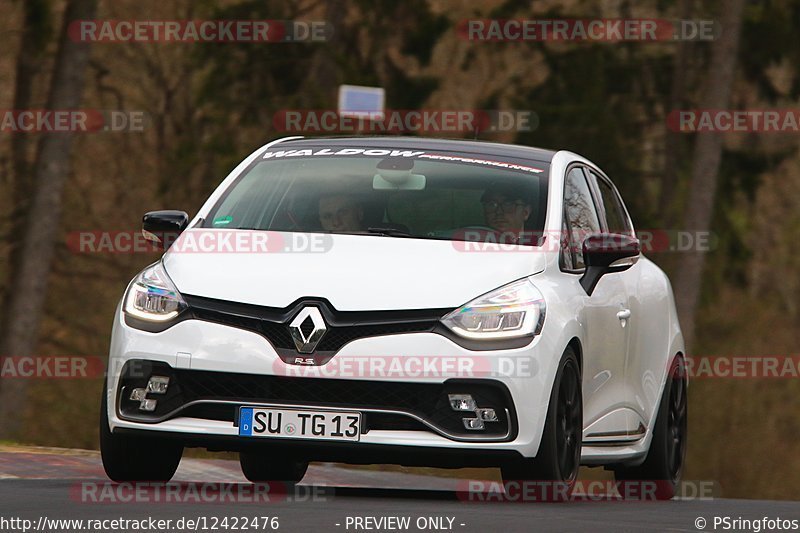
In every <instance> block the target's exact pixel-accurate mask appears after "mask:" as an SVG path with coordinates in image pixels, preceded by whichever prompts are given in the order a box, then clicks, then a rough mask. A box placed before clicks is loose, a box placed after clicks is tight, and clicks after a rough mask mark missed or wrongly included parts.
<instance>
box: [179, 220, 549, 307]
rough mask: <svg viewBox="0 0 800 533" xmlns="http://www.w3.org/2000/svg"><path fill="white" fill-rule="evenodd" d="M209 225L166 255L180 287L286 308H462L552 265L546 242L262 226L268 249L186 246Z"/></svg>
mask: <svg viewBox="0 0 800 533" xmlns="http://www.w3.org/2000/svg"><path fill="white" fill-rule="evenodd" d="M209 231H210V230H207V229H193V230H187V231H185V232H184V233H183V234H182V235H181V236H180V238H179V239H178V240H177V241H176V242H175V244H174V245H173V246H172V248H170V250H169V251H168V252H167V253H166V254H165V255H164V266H165V268H166V270H167V273H168V274H169V276H170V278H172V281H173V282H174V283H175V285H176V287H177V289H178V291H180V292H181V293H182V294H187V295H192V296H203V297H207V298H215V299H220V300H227V301H233V302H241V303H248V304H255V305H262V306H269V307H279V308H282V307H286V306H288V305H289V304H291V303H292V302H294V301H296V300H298V299H299V298H303V297H317V298H325V299H327V300H328V301H329V302H330V303H331V304H332V305H333V307H334V308H336V309H338V310H340V311H358V310H393V309H426V308H448V307H458V306H461V305H463V304H464V303H466V302H468V301H470V300H472V299H473V298H475V297H477V296H480V295H482V294H485V293H487V292H489V291H491V290H493V289H495V288H497V287H500V286H502V285H505V284H506V283H510V282H512V281H515V280H517V279H520V278H523V277H525V276H528V275H531V274H536V273H538V272H541V271H542V270H544V264H545V257H544V255H545V254H544V253H542V249H541V248H533V247H525V246H510V245H504V246H502V249H500V246H486V245H481V246H482V247H483V248H486V249H483V250H481V251H475V250H474V249H472V250H470V251H466V250H465V246H464V244H465V243H463V242H454V241H447V240H426V239H413V238H401V237H387V236H380V235H374V236H373V235H327V234H325V235H323V234H312V233H279V232H258V233H268V238H269V239H270V242H271V243H272V244H270V245H269V246H268V247H267V249H268V250H270V251H266V252H264V251H263V249H259V250H258V251H254V250H248V251H238V252H229V251H217V250H216V249H215V251H213V252H205V251H197V250H196V249H195V248H194V247H187V246H185V243H186V242H189V241H190V240H192V239H196V238H197V237H198V236H199V235H198V233H201V232H209ZM211 231H213V230H211ZM226 231H227V232H232V233H236V232H237V230H226ZM249 233H254V232H249ZM304 240H305V243H306V244H308V243H315V242H316V246H314V250H315V251H304V250H307V247H306V248H304V247H303V246H304V245H303V242H304ZM276 243H278V244H276ZM289 243H295V244H294V246H291V245H289ZM297 243H299V245H298V244H297ZM287 246H288V247H289V248H293V249H295V250H303V251H286V248H287ZM312 246H313V245H312ZM201 250H202V247H201Z"/></svg>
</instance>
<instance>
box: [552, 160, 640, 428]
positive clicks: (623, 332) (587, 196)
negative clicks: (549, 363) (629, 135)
mask: <svg viewBox="0 0 800 533" xmlns="http://www.w3.org/2000/svg"><path fill="white" fill-rule="evenodd" d="M598 196H599V195H598V193H597V192H596V191H595V189H594V187H593V186H592V185H591V182H590V181H589V176H587V174H586V173H585V171H584V168H583V167H582V166H579V165H576V166H572V167H570V168H569V169H568V170H567V175H566V176H565V182H564V222H565V223H566V229H567V232H568V242H569V246H568V249H567V250H566V251H565V252H563V254H562V255H563V259H562V270H563V271H564V272H566V273H568V274H569V275H574V276H575V282H576V283H578V281H577V280H578V279H579V278H580V275H581V274H583V271H584V270H585V263H584V258H583V250H582V244H583V241H584V240H585V239H586V237H588V236H589V235H592V234H597V233H602V232H603V231H605V229H606V223H605V220H604V218H603V217H601V214H600V210H599V209H598V205H600V201H599V200H600V199H599V198H598ZM582 300H583V301H582V303H583V309H582V315H583V320H584V332H585V336H584V339H583V391H584V392H583V402H584V406H583V412H584V428H585V429H584V439H585V440H586V443H587V444H590V443H591V442H592V441H598V442H600V441H606V440H613V439H615V438H617V437H624V436H626V435H627V433H628V430H629V427H628V422H629V418H630V417H629V416H628V413H626V409H625V404H626V387H625V358H626V354H627V345H628V336H627V328H626V327H625V326H627V321H626V320H624V319H621V318H619V316H624V313H625V312H626V310H627V309H628V307H627V306H628V296H627V291H626V287H625V283H624V280H623V278H622V277H621V276H620V275H619V274H618V273H614V274H608V275H605V276H603V277H602V278H601V279H600V281H599V282H598V284H597V286H596V288H595V289H594V291H593V292H592V294H591V296H589V295H587V294H586V293H585V291H584V292H583V293H582Z"/></svg>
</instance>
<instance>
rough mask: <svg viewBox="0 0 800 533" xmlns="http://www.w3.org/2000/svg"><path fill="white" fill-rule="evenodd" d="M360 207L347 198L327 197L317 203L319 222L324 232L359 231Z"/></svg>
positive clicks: (362, 213)
mask: <svg viewBox="0 0 800 533" xmlns="http://www.w3.org/2000/svg"><path fill="white" fill-rule="evenodd" d="M363 219H364V212H363V210H362V209H361V207H360V206H359V205H358V204H357V203H356V202H355V201H354V200H353V199H351V198H348V197H347V196H329V197H327V198H321V199H320V201H319V221H320V223H321V224H322V229H324V230H325V231H360V230H361V229H362V228H361V223H362V221H363Z"/></svg>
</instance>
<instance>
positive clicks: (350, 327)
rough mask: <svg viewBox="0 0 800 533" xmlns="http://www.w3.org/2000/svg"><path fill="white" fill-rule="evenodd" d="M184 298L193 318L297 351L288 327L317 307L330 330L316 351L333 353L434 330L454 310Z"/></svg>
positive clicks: (309, 324)
mask: <svg viewBox="0 0 800 533" xmlns="http://www.w3.org/2000/svg"><path fill="white" fill-rule="evenodd" d="M184 297H185V298H186V301H187V303H188V304H189V309H190V313H191V316H192V317H194V318H197V319H200V320H206V321H208V322H216V323H219V324H225V325H227V326H233V327H236V328H240V329H245V330H248V331H253V332H255V333H258V334H260V335H262V336H264V337H265V338H266V339H267V340H268V341H269V342H270V344H272V346H273V347H275V348H276V349H279V350H292V351H293V352H294V351H295V345H294V340H293V339H292V335H291V334H290V333H289V327H288V325H289V323H290V322H291V320H292V319H293V318H294V316H295V315H296V314H297V313H298V312H300V310H301V309H302V308H303V307H305V306H307V305H314V306H317V307H318V308H319V309H320V311H321V313H322V315H323V318H324V319H325V323H326V325H327V328H328V330H327V331H326V332H325V335H323V337H322V339H321V340H320V342H319V344H317V346H316V351H317V352H332V353H335V352H337V351H339V350H340V349H341V348H342V347H343V346H344V345H346V344H347V343H349V342H352V341H354V340H357V339H364V338H367V337H378V336H381V335H395V334H398V333H421V332H429V331H433V330H434V328H435V327H436V326H437V324H438V323H439V318H441V317H442V316H444V315H445V314H447V313H448V312H449V311H450V309H423V310H412V311H376V312H367V311H336V310H335V309H334V308H333V306H331V305H330V304H329V303H328V302H327V301H325V300H320V299H304V300H300V301H298V302H295V303H293V304H292V305H290V306H288V307H286V308H281V309H279V308H274V307H261V306H255V305H249V304H238V303H231V302H222V301H219V300H213V299H210V298H200V297H197V296H184ZM311 327H313V324H312V322H311V319H310V318H309V319H307V320H306V321H304V322H303V324H301V328H302V329H303V331H304V333H305V334H306V335H308V334H309V333H310V329H311Z"/></svg>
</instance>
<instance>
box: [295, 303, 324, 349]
mask: <svg viewBox="0 0 800 533" xmlns="http://www.w3.org/2000/svg"><path fill="white" fill-rule="evenodd" d="M326 331H328V328H327V326H326V325H325V321H324V320H323V319H322V313H320V312H319V309H317V308H316V307H305V308H303V310H302V311H300V312H299V313H297V316H296V317H294V320H292V322H291V324H289V332H290V333H291V334H292V339H293V340H294V345H295V347H296V348H297V351H298V352H300V353H311V352H313V351H314V348H316V347H317V344H318V343H319V341H320V339H322V336H323V335H325V332H326Z"/></svg>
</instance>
